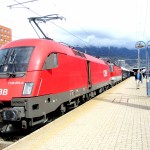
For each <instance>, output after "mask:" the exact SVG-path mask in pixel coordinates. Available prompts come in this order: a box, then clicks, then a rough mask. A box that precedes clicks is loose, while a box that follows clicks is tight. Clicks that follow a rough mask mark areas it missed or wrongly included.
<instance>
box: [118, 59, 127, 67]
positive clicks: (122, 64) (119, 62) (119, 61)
mask: <svg viewBox="0 0 150 150" xmlns="http://www.w3.org/2000/svg"><path fill="white" fill-rule="evenodd" d="M118 65H119V66H121V67H125V66H126V63H125V60H118Z"/></svg>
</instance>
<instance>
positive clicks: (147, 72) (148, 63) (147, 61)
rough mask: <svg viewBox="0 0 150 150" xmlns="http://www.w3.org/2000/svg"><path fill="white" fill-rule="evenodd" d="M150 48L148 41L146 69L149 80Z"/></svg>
mask: <svg viewBox="0 0 150 150" xmlns="http://www.w3.org/2000/svg"><path fill="white" fill-rule="evenodd" d="M149 47H150V41H148V42H147V51H146V56H147V57H146V58H147V68H146V70H147V75H148V79H149V73H150V72H149V70H150V68H149V67H150V66H149V52H148V48H149Z"/></svg>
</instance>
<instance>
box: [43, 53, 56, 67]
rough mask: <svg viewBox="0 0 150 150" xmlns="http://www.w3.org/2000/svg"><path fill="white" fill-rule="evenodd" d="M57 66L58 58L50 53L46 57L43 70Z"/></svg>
mask: <svg viewBox="0 0 150 150" xmlns="http://www.w3.org/2000/svg"><path fill="white" fill-rule="evenodd" d="M57 66H58V56H57V54H56V53H52V54H50V55H48V57H47V58H46V60H45V63H44V66H43V69H52V68H56V67H57Z"/></svg>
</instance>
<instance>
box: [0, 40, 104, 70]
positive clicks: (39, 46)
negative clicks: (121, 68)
mask: <svg viewBox="0 0 150 150" xmlns="http://www.w3.org/2000/svg"><path fill="white" fill-rule="evenodd" d="M23 46H33V47H35V48H34V52H33V54H32V55H33V56H32V60H35V61H36V60H38V61H39V62H40V61H44V60H45V58H46V57H47V56H48V55H49V54H50V53H53V52H55V53H63V54H66V55H70V56H73V57H77V58H80V59H85V60H88V61H93V62H97V63H101V64H106V63H105V61H103V60H101V59H98V58H95V57H93V56H90V55H88V54H85V53H82V52H80V51H77V50H76V49H74V48H71V47H69V46H66V45H64V44H61V43H58V42H55V41H53V40H47V39H36V38H32V39H20V40H16V41H12V42H10V43H8V44H6V45H4V46H3V47H1V49H6V48H13V47H23ZM1 49H0V50H1ZM33 62H34V61H33ZM32 66H34V64H32ZM34 69H38V68H34Z"/></svg>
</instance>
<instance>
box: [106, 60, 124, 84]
mask: <svg viewBox="0 0 150 150" xmlns="http://www.w3.org/2000/svg"><path fill="white" fill-rule="evenodd" d="M109 67H110V77H111V84H112V85H116V84H117V83H119V82H121V81H122V69H121V67H120V66H116V65H114V64H113V63H110V64H109Z"/></svg>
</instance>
